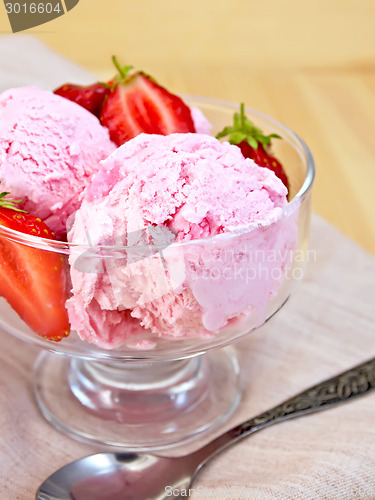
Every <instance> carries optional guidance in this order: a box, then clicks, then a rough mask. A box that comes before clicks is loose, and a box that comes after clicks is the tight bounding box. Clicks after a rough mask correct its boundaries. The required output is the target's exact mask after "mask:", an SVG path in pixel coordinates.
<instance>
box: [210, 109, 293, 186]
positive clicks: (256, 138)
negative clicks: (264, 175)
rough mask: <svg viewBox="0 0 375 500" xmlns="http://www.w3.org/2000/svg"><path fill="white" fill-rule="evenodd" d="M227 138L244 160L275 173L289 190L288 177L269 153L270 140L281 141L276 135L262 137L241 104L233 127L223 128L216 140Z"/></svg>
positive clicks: (234, 117) (235, 115) (261, 133)
mask: <svg viewBox="0 0 375 500" xmlns="http://www.w3.org/2000/svg"><path fill="white" fill-rule="evenodd" d="M226 136H228V141H229V142H230V143H231V144H235V145H236V146H238V147H239V148H240V149H241V152H242V154H243V155H244V157H245V158H251V159H252V160H254V161H255V163H256V164H257V165H259V166H260V167H265V168H268V169H269V170H272V171H273V172H275V174H276V175H277V177H278V178H279V179H280V180H281V181H282V183H283V184H284V185H285V186H286V188H289V183H288V177H287V175H286V173H285V170H284V168H283V166H282V165H281V163H280V162H279V160H277V159H276V158H275V157H274V156H273V155H272V154H271V152H270V146H271V139H272V138H277V139H281V137H280V136H279V135H278V134H269V135H264V134H263V132H262V131H261V130H260V128H258V127H256V126H255V125H254V124H253V123H252V122H251V121H250V120H249V119H248V118H246V115H245V105H244V103H241V107H240V113H235V114H234V116H233V125H232V126H229V127H225V128H224V129H223V130H222V131H221V132H219V133H218V134H217V136H216V138H217V139H221V138H222V137H226Z"/></svg>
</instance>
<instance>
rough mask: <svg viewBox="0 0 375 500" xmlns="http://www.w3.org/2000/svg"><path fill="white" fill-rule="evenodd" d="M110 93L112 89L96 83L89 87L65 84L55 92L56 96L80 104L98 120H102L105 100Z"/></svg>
mask: <svg viewBox="0 0 375 500" xmlns="http://www.w3.org/2000/svg"><path fill="white" fill-rule="evenodd" d="M109 93H110V88H109V87H108V86H106V85H105V84H102V83H94V84H92V85H88V86H87V87H85V86H82V85H75V84H73V83H65V84H64V85H62V86H61V87H59V88H58V89H56V90H54V94H56V95H59V96H61V97H65V99H69V100H70V101H73V102H75V103H77V104H79V105H80V106H82V107H83V108H85V109H87V111H90V113H92V114H93V115H95V116H97V117H98V118H100V113H101V112H102V107H103V104H104V100H105V98H106V97H107V95H108V94H109Z"/></svg>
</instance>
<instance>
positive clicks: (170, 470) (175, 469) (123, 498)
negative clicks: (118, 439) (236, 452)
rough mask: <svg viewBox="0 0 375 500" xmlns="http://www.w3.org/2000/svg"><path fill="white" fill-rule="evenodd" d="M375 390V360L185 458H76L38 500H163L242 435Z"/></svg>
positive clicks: (133, 455) (183, 489)
mask: <svg viewBox="0 0 375 500" xmlns="http://www.w3.org/2000/svg"><path fill="white" fill-rule="evenodd" d="M374 388H375V358H374V359H372V360H370V361H367V362H365V363H362V364H360V365H358V366H356V367H354V368H352V369H350V370H347V371H345V372H344V373H341V374H340V375H337V376H336V377H333V378H331V379H328V380H325V381H323V382H321V383H319V384H317V385H315V386H314V387H311V388H310V389H307V390H306V391H303V392H301V393H300V394H298V395H296V396H294V397H292V398H291V399H288V400H287V401H285V402H283V403H281V404H280V405H278V406H276V407H274V408H272V409H271V410H268V411H266V412H264V413H262V414H261V415H258V416H257V417H254V418H252V419H250V420H247V421H246V422H244V423H242V424H240V425H238V426H236V427H234V428H232V429H230V430H229V431H227V432H225V433H224V434H222V435H221V436H219V437H217V438H216V439H214V440H213V441H211V442H210V443H208V444H206V445H205V446H203V447H202V448H200V449H199V450H197V451H195V452H193V453H191V454H189V455H186V456H183V457H161V456H157V455H151V454H142V453H98V454H96V455H91V456H88V457H85V458H82V459H80V460H76V461H75V462H72V463H70V464H68V465H66V466H64V467H62V468H61V469H59V470H58V471H56V472H55V473H54V474H52V475H51V476H50V477H49V478H48V479H46V481H44V482H43V484H42V485H41V486H40V488H39V490H38V492H37V494H36V497H35V498H36V500H108V499H110V500H128V499H129V500H134V499H137V500H162V499H165V498H170V497H171V496H172V497H173V498H176V497H178V495H179V492H181V493H182V494H183V496H185V497H186V496H189V495H188V492H187V490H188V489H189V486H190V485H191V483H192V481H193V480H194V478H195V476H196V474H197V472H198V471H199V470H200V469H201V467H202V466H203V465H204V464H205V463H207V461H208V460H209V459H210V458H211V457H213V456H214V455H216V454H217V453H219V452H220V451H222V450H223V449H224V448H226V447H227V446H229V445H231V444H233V443H234V442H236V441H238V440H239V439H241V438H243V437H246V436H249V435H250V434H253V433H254V432H256V431H258V430H261V429H263V428H265V427H268V426H270V425H272V424H275V423H278V422H282V421H284V420H287V419H291V418H295V417H300V416H303V415H307V414H309V413H315V412H317V411H321V410H324V409H327V408H332V407H333V406H337V405H338V404H341V403H344V402H347V401H350V400H352V399H354V398H356V397H359V396H363V395H365V394H368V393H369V392H370V391H372V390H373V389H374Z"/></svg>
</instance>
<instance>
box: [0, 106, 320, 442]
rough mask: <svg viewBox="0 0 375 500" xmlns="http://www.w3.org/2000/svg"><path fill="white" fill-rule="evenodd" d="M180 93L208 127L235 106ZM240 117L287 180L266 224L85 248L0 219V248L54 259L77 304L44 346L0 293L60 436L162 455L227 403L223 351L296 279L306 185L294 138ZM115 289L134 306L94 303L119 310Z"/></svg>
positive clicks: (153, 231) (231, 354)
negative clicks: (269, 145) (285, 194)
mask: <svg viewBox="0 0 375 500" xmlns="http://www.w3.org/2000/svg"><path fill="white" fill-rule="evenodd" d="M186 101H187V102H188V104H189V105H190V106H194V107H197V108H199V109H200V110H201V111H202V112H203V113H204V115H205V116H206V118H207V119H208V121H209V122H210V123H211V124H213V130H212V135H215V134H216V133H218V132H219V131H220V130H222V129H223V127H224V126H226V125H228V123H230V122H231V119H232V115H233V113H234V112H235V111H237V109H238V106H235V105H233V104H230V103H225V102H220V101H215V100H211V99H206V98H197V97H186ZM246 112H247V116H248V117H249V119H250V120H252V121H253V122H254V123H255V124H256V125H257V126H259V127H260V128H261V129H263V131H264V132H265V133H277V134H278V135H279V136H280V137H281V138H282V140H278V141H277V142H276V141H275V144H274V147H273V150H274V153H275V156H277V158H278V159H280V161H281V163H282V164H283V166H284V168H285V170H286V173H287V176H288V182H289V203H288V204H287V205H285V206H283V207H282V208H280V209H279V210H278V212H277V217H274V218H273V219H272V220H270V221H269V222H268V223H267V224H260V225H259V224H253V225H242V226H238V227H236V228H234V229H233V230H231V231H229V232H224V233H221V234H217V235H215V236H209V237H203V238H197V239H192V240H189V241H176V233H175V231H174V230H173V228H172V227H171V228H168V227H165V226H162V225H161V226H155V225H150V226H148V227H146V228H143V229H140V230H135V231H134V232H132V233H128V234H127V241H128V244H127V245H126V246H125V245H119V244H118V242H117V241H113V240H111V239H109V240H108V241H106V242H105V244H100V245H97V244H95V242H94V243H92V242H91V235H90V234H87V242H86V243H85V244H83V243H79V244H78V243H66V242H61V241H52V240H48V239H43V238H37V237H33V236H28V235H25V234H23V233H19V232H17V231H14V230H12V229H8V228H5V227H2V226H0V244H1V240H4V239H5V240H7V241H11V242H13V244H14V245H16V246H17V245H23V246H27V247H30V248H32V249H34V250H35V251H38V252H42V253H43V252H50V253H53V254H57V255H58V256H59V258H60V261H61V262H62V263H63V268H64V269H63V274H64V278H63V279H67V280H68V282H69V285H68V287H67V288H68V289H71V290H72V291H70V292H69V297H68V301H67V304H68V310H69V309H70V313H71V314H72V315H73V316H74V315H75V316H76V317H77V315H79V314H78V313H77V314H76V312H77V310H78V309H79V310H80V311H81V312H82V314H81V315H79V318H78V319H77V321H76V324H78V325H79V328H78V329H79V330H80V331H79V334H78V333H77V332H76V331H75V330H72V331H71V333H70V335H69V336H67V337H66V338H63V339H62V340H61V342H53V341H51V340H47V339H44V338H43V337H40V336H38V335H36V334H35V333H34V332H33V331H32V330H31V329H30V328H29V327H28V326H27V325H26V324H25V323H24V322H23V321H22V320H21V319H20V317H19V316H18V315H17V313H16V312H15V311H14V310H13V309H12V308H11V307H10V306H9V304H8V303H7V301H6V300H5V299H3V298H0V326H1V327H2V328H3V329H4V330H6V331H7V332H9V333H11V334H13V335H14V336H16V337H18V338H20V339H22V340H25V341H27V342H30V343H33V344H36V345H39V346H40V347H42V348H43V352H42V353H41V355H40V356H39V358H38V360H37V362H36V365H35V373H34V393H35V397H36V401H37V403H38V406H39V408H40V409H41V411H42V413H43V415H44V417H45V418H47V419H48V420H49V421H50V422H51V423H52V424H53V425H54V426H55V427H56V428H58V429H59V430H61V431H63V432H65V433H67V434H69V435H70V436H72V437H74V438H76V439H78V440H81V441H84V442H90V443H96V444H100V445H105V446H106V447H108V446H109V447H115V448H126V449H127V450H137V451H141V450H143V451H146V450H151V449H162V448H166V447H170V446H174V445H180V444H182V443H185V442H188V441H191V440H194V439H196V438H198V437H201V436H202V435H203V434H205V433H209V432H211V431H213V430H214V429H217V427H218V426H220V425H223V424H224V423H225V422H226V420H227V419H228V418H229V416H230V415H231V414H232V412H233V411H234V409H235V408H236V406H237V404H238V403H239V401H240V395H241V388H240V382H239V366H238V363H237V360H236V355H235V351H234V349H233V348H232V347H228V346H229V344H231V343H233V342H234V341H235V340H237V339H240V338H243V337H244V336H245V335H247V334H248V333H250V332H251V331H253V330H254V329H256V328H259V327H260V326H261V325H263V324H264V323H265V322H266V321H267V320H268V319H269V318H271V317H272V316H273V315H274V314H275V313H276V312H277V311H278V310H280V308H281V307H283V305H284V304H285V303H286V301H287V300H288V298H289V297H290V295H291V293H292V291H293V290H294V288H295V285H296V284H297V283H298V282H299V281H300V280H301V278H302V275H303V267H304V264H305V261H306V253H307V244H308V235H309V222H310V215H311V203H310V199H311V188H312V184H313V179H314V162H313V158H312V155H311V153H310V151H309V149H308V148H307V146H306V145H305V144H304V142H303V141H302V140H301V139H299V138H298V137H297V136H296V135H295V134H294V133H293V132H292V131H290V130H289V129H287V128H286V127H285V126H283V125H281V124H280V123H278V122H277V121H275V120H273V119H271V118H269V117H267V116H265V115H262V114H261V113H258V112H256V111H252V110H249V109H247V110H246ZM94 239H95V238H94ZM98 284H99V285H100V286H99V285H98ZM95 287H96V288H97V289H100V290H99V291H100V301H101V302H100V304H99V302H98V300H99V298H98V297H95V298H94V300H92V301H91V302H90V304H88V302H87V301H86V299H85V297H86V294H87V293H91V292H88V291H90V290H91V291H92V290H93V289H94V288H95ZM129 290H131V297H130V298H129V297H128V295H129ZM124 296H126V297H127V300H130V302H131V300H133V301H135V302H134V304H133V306H132V305H130V306H128V308H127V307H125V306H124V305H123V306H122V308H121V312H119V311H118V310H113V307H112V308H110V307H109V306H108V307H106V306H105V305H103V304H105V303H106V301H107V300H108V302H111V303H113V302H115V303H121V304H123V303H125V302H126V301H125V299H124ZM116 301H117V302H116ZM82 304H83V305H82ZM130 310H132V311H133V312H134V315H133V316H132V317H131V316H130V314H129V311H130ZM103 311H104V312H103ZM141 319H142V321H143V325H146V326H147V328H144V327H142V326H140V320H141ZM92 331H95V332H96V334H95V335H94V336H93V334H92ZM83 339H85V340H83ZM218 348H220V349H218Z"/></svg>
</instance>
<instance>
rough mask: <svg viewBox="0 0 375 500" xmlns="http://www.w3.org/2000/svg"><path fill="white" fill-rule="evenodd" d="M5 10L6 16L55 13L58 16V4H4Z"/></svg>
mask: <svg viewBox="0 0 375 500" xmlns="http://www.w3.org/2000/svg"><path fill="white" fill-rule="evenodd" d="M5 8H6V11H7V14H52V13H53V12H57V13H59V14H60V9H61V7H60V2H58V3H57V4H55V5H54V4H52V3H50V2H48V3H42V2H39V3H38V2H35V3H22V2H21V3H18V2H17V3H6V4H5Z"/></svg>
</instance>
